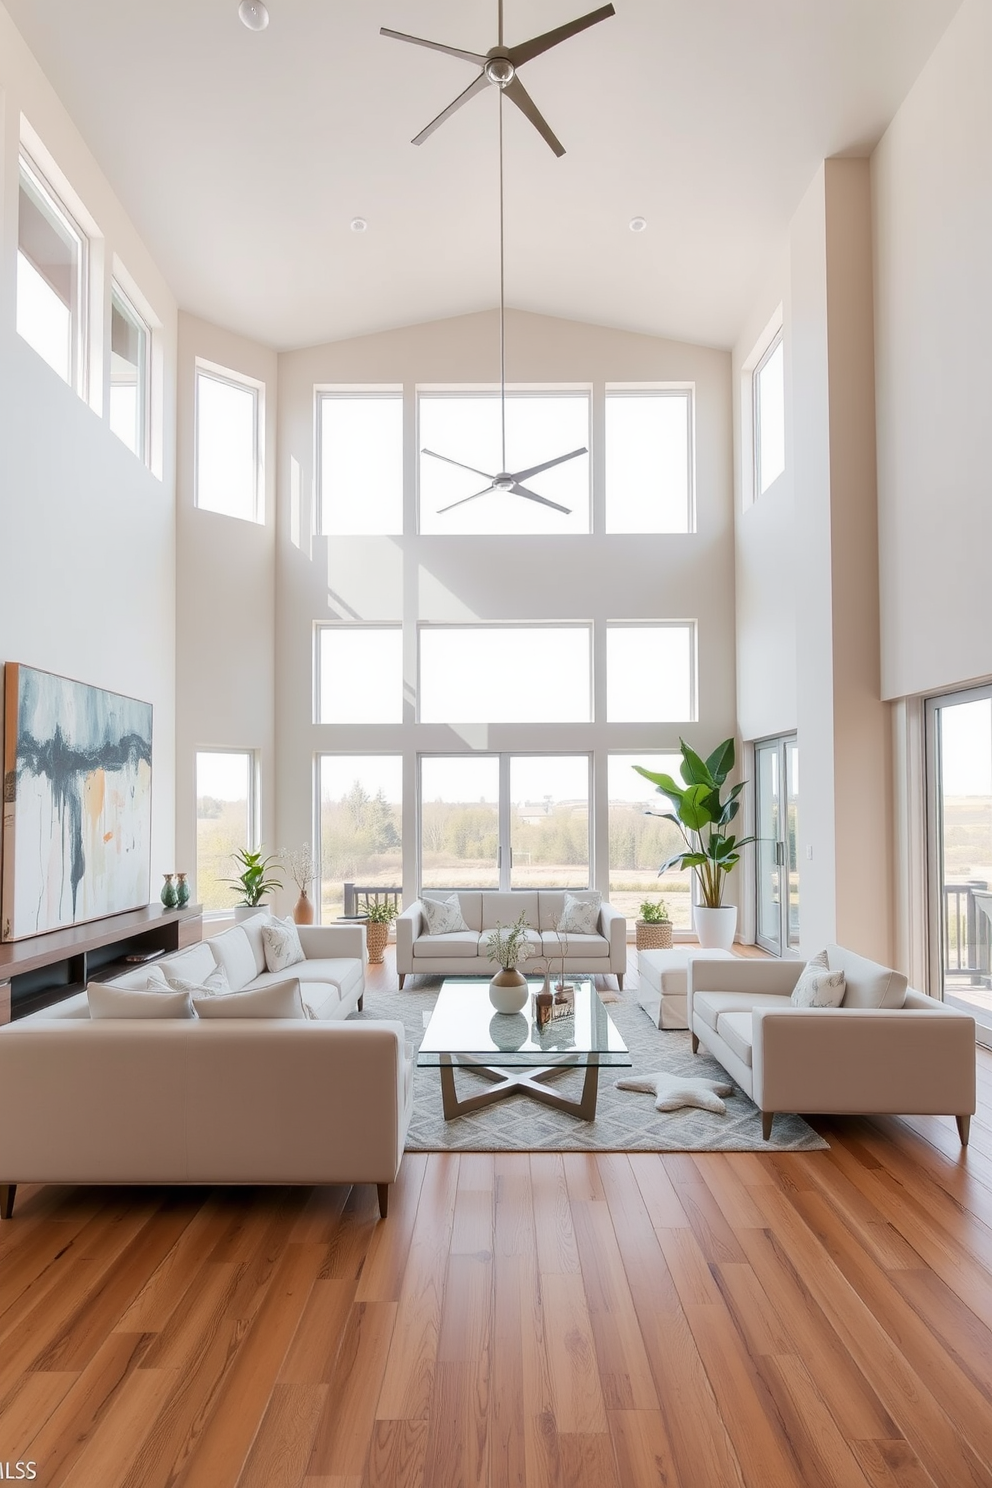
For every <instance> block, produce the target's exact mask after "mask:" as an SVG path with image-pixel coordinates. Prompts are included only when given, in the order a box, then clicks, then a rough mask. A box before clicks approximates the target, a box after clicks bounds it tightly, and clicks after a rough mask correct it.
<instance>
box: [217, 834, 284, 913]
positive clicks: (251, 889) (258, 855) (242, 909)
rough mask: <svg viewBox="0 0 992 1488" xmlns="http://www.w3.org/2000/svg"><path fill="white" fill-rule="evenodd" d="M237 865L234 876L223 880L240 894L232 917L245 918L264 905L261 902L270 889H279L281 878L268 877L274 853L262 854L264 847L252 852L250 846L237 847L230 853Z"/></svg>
mask: <svg viewBox="0 0 992 1488" xmlns="http://www.w3.org/2000/svg"><path fill="white" fill-rule="evenodd" d="M231 856H232V857H233V859H234V861H235V863H236V864H237V866H238V867H239V868H240V869H241V872H240V873H239V874H237V875H236V877H234V878H229V879H226V880H225V882H226V883H229V884H232V885H233V886H234V889H235V891H236V892H237V893H239V894H240V895H241V899H240V902H239V903H238V904H236V905H235V906H234V918H235V919H236V920H246V919H247V918H248V916H249V915H253V914H257V913H258V911H259V909H264V908H265V907H266V906H265V905H264V904H263V903H262V900H263V899H264V898H265V896H266V894H268V893H269V892H270V891H271V890H272V889H281V888H282V880H281V879H279V878H274V877H272V878H270V877H268V876H267V875H268V874H269V872H270V866H269V865H270V864H272V863H274V862H275V854H270V855H269V857H265V856H264V849H263V848H261V847H260V848H259V849H258V851H257V852H252V851H251V849H250V848H247V847H239V848H238V850H237V852H236V853H232V854H231Z"/></svg>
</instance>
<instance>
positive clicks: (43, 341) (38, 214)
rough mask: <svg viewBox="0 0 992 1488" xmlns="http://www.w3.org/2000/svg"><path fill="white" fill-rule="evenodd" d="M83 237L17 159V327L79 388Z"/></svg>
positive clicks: (45, 187)
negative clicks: (18, 186) (18, 187)
mask: <svg viewBox="0 0 992 1488" xmlns="http://www.w3.org/2000/svg"><path fill="white" fill-rule="evenodd" d="M85 273H86V239H85V238H84V236H83V234H82V232H81V231H80V229H79V227H78V226H77V225H76V223H75V222H74V221H73V219H72V217H71V216H70V214H69V212H68V211H67V210H66V208H65V207H64V206H63V204H62V203H61V202H60V201H59V199H58V197H57V196H56V195H55V193H54V191H53V190H52V189H51V187H50V186H49V185H48V184H47V182H46V181H45V180H44V178H43V177H42V176H41V174H40V172H39V171H38V170H37V169H36V167H35V166H34V165H33V164H32V163H31V162H30V161H29V160H28V159H27V158H26V157H25V156H24V155H22V156H21V161H20V191H19V196H18V219H17V331H18V334H19V335H20V336H23V338H24V340H25V341H27V342H28V344H29V345H30V346H33V347H34V349H35V351H36V352H37V353H38V355H39V356H40V357H43V358H44V360H45V361H46V362H47V363H48V365H49V366H50V367H52V368H54V370H55V371H56V372H57V373H58V374H59V376H60V377H61V378H63V379H64V380H65V381H66V382H67V383H69V385H70V386H71V387H74V388H75V389H76V391H77V392H82V391H83V368H84V347H85V325H84V307H85V303H86V296H85Z"/></svg>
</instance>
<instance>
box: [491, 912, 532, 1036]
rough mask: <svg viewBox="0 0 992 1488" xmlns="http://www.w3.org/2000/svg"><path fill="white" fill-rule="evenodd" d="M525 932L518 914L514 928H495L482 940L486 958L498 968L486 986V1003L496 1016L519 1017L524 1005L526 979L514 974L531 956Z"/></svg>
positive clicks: (524, 918) (525, 920) (523, 921)
mask: <svg viewBox="0 0 992 1488" xmlns="http://www.w3.org/2000/svg"><path fill="white" fill-rule="evenodd" d="M527 928H528V927H527V916H526V915H525V914H524V913H523V912H522V911H521V913H520V916H519V918H518V919H517V920H516V921H515V922H514V924H512V925H510V926H509V928H507V927H506V926H504V925H500V924H497V926H496V929H495V930H493V931H491V932H490V934H489V936H488V937H487V939H486V955H487V956H488V957H489V959H490V961H498V962H499V964H500V966H501V968H502V970H501V971H498V972H497V973H496V975H495V976H494V977H493V979H492V981H491V982H490V983H489V1000H490V1002H491V1003H492V1005H493V1007H494V1008H495V1009H496V1011H497V1012H498V1013H519V1011H520V1009H521V1008H522V1007H523V1006H524V1004H525V1003H526V1001H527V995H528V993H527V978H526V977H525V976H524V975H523V973H522V972H520V971H518V970H517V966H518V964H519V963H520V962H521V961H525V960H526V959H527V957H528V956H529V955H530V954H531V943H530V941H529V940H528V938H527Z"/></svg>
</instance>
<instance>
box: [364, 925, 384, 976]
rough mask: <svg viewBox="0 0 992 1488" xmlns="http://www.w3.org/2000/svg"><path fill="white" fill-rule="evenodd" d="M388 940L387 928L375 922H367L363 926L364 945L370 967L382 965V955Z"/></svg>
mask: <svg viewBox="0 0 992 1488" xmlns="http://www.w3.org/2000/svg"><path fill="white" fill-rule="evenodd" d="M388 939H389V926H388V925H383V924H380V923H379V922H378V921H376V920H369V922H368V924H367V925H366V926H365V943H366V945H367V946H368V948H369V965H370V966H381V965H382V953H383V951H384V950H385V949H386V941H387V940H388Z"/></svg>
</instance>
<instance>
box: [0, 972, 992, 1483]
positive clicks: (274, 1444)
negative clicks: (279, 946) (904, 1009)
mask: <svg viewBox="0 0 992 1488" xmlns="http://www.w3.org/2000/svg"><path fill="white" fill-rule="evenodd" d="M633 962H634V957H633V954H632V955H631V967H630V973H631V977H630V981H631V983H634V982H635V975H634V965H633ZM394 976H395V973H394V971H393V969H392V964H391V962H389V961H387V965H386V967H385V968H383V969H382V970H381V971H379V972H376V971H375V970H373V971H372V975H371V976H370V990H369V993H368V1001H367V1004H366V1006H367V1007H370V1008H374V1006H375V991H376V987H377V986H379V987H385V986H389V985H392V986H395V980H394ZM978 1060H979V1085H980V1092H981V1093H980V1102H981V1104H980V1108H979V1112H978V1115H977V1117H976V1119H975V1120H974V1122H973V1123H972V1143H971V1146H970V1148H969V1149H968V1150H967V1152H966V1153H962V1151H961V1148H960V1147H959V1144H958V1140H957V1134H956V1132H955V1129H954V1123H953V1121H951V1120H949V1119H946V1120H945V1119H938V1118H931V1117H917V1118H912V1119H906V1120H896V1119H890V1118H879V1119H876V1120H866V1119H845V1120H841V1119H837V1118H834V1119H831V1120H823V1121H819V1122H816V1123H815V1124H816V1125H817V1127H818V1129H819V1130H821V1131H822V1132H823V1134H824V1135H825V1136H826V1137H827V1139H828V1140H829V1142H830V1143H831V1148H830V1151H829V1152H814V1153H802V1154H800V1153H796V1154H778V1155H776V1154H772V1153H769V1154H767V1155H766V1154H763V1153H761V1154H751V1153H749V1154H726V1155H725V1154H719V1153H707V1154H700V1155H698V1156H691V1155H668V1156H661V1155H656V1154H646V1153H643V1154H632V1155H630V1156H625V1155H622V1154H621V1155H617V1154H608V1155H604V1154H600V1155H593V1154H588V1155H587V1154H583V1153H567V1154H562V1155H560V1156H558V1155H555V1154H548V1153H540V1154H533V1155H527V1154H500V1155H495V1156H493V1155H486V1154H479V1153H470V1154H463V1155H461V1156H458V1155H450V1156H449V1155H426V1154H412V1155H409V1156H408V1157H407V1158H406V1159H405V1161H404V1165H403V1170H402V1172H401V1175H400V1178H399V1181H398V1183H397V1184H396V1186H395V1188H394V1190H393V1193H392V1197H391V1205H390V1214H389V1218H388V1220H386V1221H385V1222H384V1223H379V1222H377V1207H376V1194H375V1189H374V1188H372V1187H369V1188H357V1189H346V1188H327V1189H316V1190H314V1189H293V1188H285V1189H228V1190H224V1189H196V1188H191V1189H166V1188H163V1189H153V1188H148V1189H120V1188H103V1189H83V1188H80V1189H67V1188H61V1189H59V1188H51V1187H49V1188H35V1189H24V1190H21V1191H19V1192H18V1195H17V1207H16V1210H15V1217H14V1219H13V1220H12V1221H10V1222H6V1223H3V1224H2V1225H0V1468H2V1467H3V1465H4V1464H7V1463H9V1464H11V1469H13V1465H14V1464H16V1463H17V1462H18V1461H20V1462H29V1461H30V1462H34V1463H36V1464H37V1466H36V1473H37V1476H36V1478H35V1479H34V1481H35V1482H37V1483H38V1484H39V1485H40V1488H56V1485H63V1484H64V1485H71V1488H117V1485H121V1488H174V1485H175V1488H179V1485H182V1488H262V1485H265V1488H478V1485H492V1488H511V1485H512V1488H793V1485H796V1488H798V1485H802V1488H866V1485H868V1488H992V1055H990V1054H989V1053H988V1052H987V1051H984V1050H979V1053H978ZM6 1475H7V1476H8V1477H9V1476H10V1475H11V1473H10V1471H8V1472H7V1474H6ZM2 1476H4V1473H3V1472H2V1471H0V1477H2Z"/></svg>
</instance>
